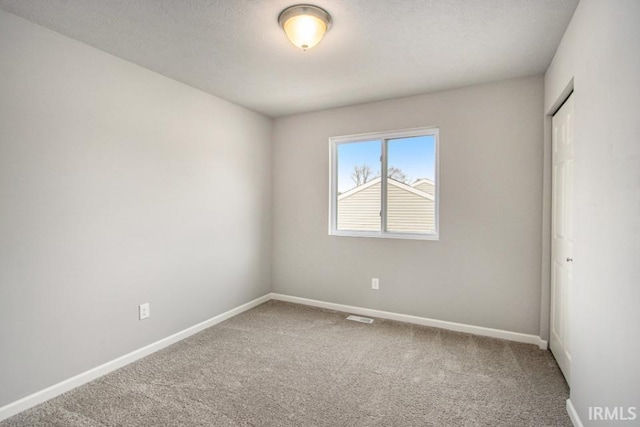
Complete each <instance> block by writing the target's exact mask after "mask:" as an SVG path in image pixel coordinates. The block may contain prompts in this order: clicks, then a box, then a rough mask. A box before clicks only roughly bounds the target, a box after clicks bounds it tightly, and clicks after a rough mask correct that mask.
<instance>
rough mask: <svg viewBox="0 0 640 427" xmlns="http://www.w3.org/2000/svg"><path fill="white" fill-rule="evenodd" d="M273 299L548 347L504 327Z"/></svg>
mask: <svg viewBox="0 0 640 427" xmlns="http://www.w3.org/2000/svg"><path fill="white" fill-rule="evenodd" d="M271 299H275V300H279V301H287V302H293V303H297V304H303V305H310V306H313V307H320V308H326V309H329V310H336V311H343V312H345V313H353V314H359V315H361V316H369V317H378V318H381V319H389V320H397V321H399V322H405V323H413V324H416V325H422V326H431V327H433V328H440V329H447V330H449V331H456V332H466V333H469V334H473V335H481V336H484V337H492V338H500V339H503V340H509V341H517V342H522V343H527V344H534V345H537V346H538V347H540V348H541V349H543V350H546V349H547V341H545V340H543V339H542V338H540V337H539V336H537V335H529V334H523V333H520V332H511V331H504V330H502V329H493V328H485V327H482V326H473V325H466V324H464V323H455V322H447V321H445V320H437V319H429V318H427V317H418V316H411V315H408V314H399V313H392V312H389V311H381V310H374V309H371V308H362V307H355V306H351V305H343V304H336V303H332V302H325V301H318V300H313V299H308V298H300V297H294V296H290V295H282V294H277V293H272V294H271Z"/></svg>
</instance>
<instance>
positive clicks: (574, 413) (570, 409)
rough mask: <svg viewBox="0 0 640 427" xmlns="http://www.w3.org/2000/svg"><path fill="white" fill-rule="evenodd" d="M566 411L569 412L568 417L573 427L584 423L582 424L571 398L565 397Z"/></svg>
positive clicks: (580, 426)
mask: <svg viewBox="0 0 640 427" xmlns="http://www.w3.org/2000/svg"><path fill="white" fill-rule="evenodd" d="M567 413H568V414H569V418H571V422H572V423H573V427H584V424H582V420H581V419H580V416H579V415H578V411H576V407H575V406H573V403H571V399H567Z"/></svg>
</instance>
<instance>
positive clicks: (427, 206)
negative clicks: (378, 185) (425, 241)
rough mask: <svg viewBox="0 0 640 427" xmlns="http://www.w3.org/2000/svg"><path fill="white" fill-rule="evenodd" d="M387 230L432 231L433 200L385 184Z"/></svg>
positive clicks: (407, 231)
mask: <svg viewBox="0 0 640 427" xmlns="http://www.w3.org/2000/svg"><path fill="white" fill-rule="evenodd" d="M387 231H392V232H399V233H433V232H434V231H435V203H434V202H433V200H430V199H428V198H426V197H425V196H421V195H419V194H415V193H412V192H410V191H407V190H405V189H404V188H400V187H398V186H395V185H392V184H391V182H389V185H388V186H387Z"/></svg>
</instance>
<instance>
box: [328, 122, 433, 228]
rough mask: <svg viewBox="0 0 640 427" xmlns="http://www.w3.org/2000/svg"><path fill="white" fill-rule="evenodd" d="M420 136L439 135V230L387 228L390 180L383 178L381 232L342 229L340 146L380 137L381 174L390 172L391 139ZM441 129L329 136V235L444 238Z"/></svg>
mask: <svg viewBox="0 0 640 427" xmlns="http://www.w3.org/2000/svg"><path fill="white" fill-rule="evenodd" d="M416 136H433V137H434V138H435V150H436V153H435V202H436V203H435V212H434V215H435V232H433V233H401V232H391V231H387V230H386V226H387V200H386V199H387V180H386V179H381V180H380V181H381V185H382V187H381V188H382V190H381V193H380V196H381V206H380V209H381V218H380V221H381V222H380V231H358V230H338V203H337V202H338V168H337V166H338V146H339V145H341V144H350V143H357V142H366V141H375V140H379V141H380V144H381V150H380V151H381V154H382V155H381V159H380V160H381V167H380V176H383V177H384V176H386V174H387V141H388V140H390V139H398V138H411V137H416ZM439 173H440V129H439V128H437V127H423V128H414V129H403V130H395V131H389V132H374V133H363V134H358V135H345V136H334V137H331V138H329V235H330V236H347V237H376V238H383V239H413V240H439V239H440V220H439V218H440V177H439Z"/></svg>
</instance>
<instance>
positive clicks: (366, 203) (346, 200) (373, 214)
mask: <svg viewBox="0 0 640 427" xmlns="http://www.w3.org/2000/svg"><path fill="white" fill-rule="evenodd" d="M381 147H382V143H381V141H366V142H352V143H347V144H340V145H338V147H337V148H338V168H337V171H338V176H337V178H338V206H337V208H338V211H337V222H338V223H337V228H338V230H360V231H380V230H381V220H380V209H381V204H380V203H381V198H380V194H381V193H380V192H381V185H380V154H381V151H380V150H381Z"/></svg>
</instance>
